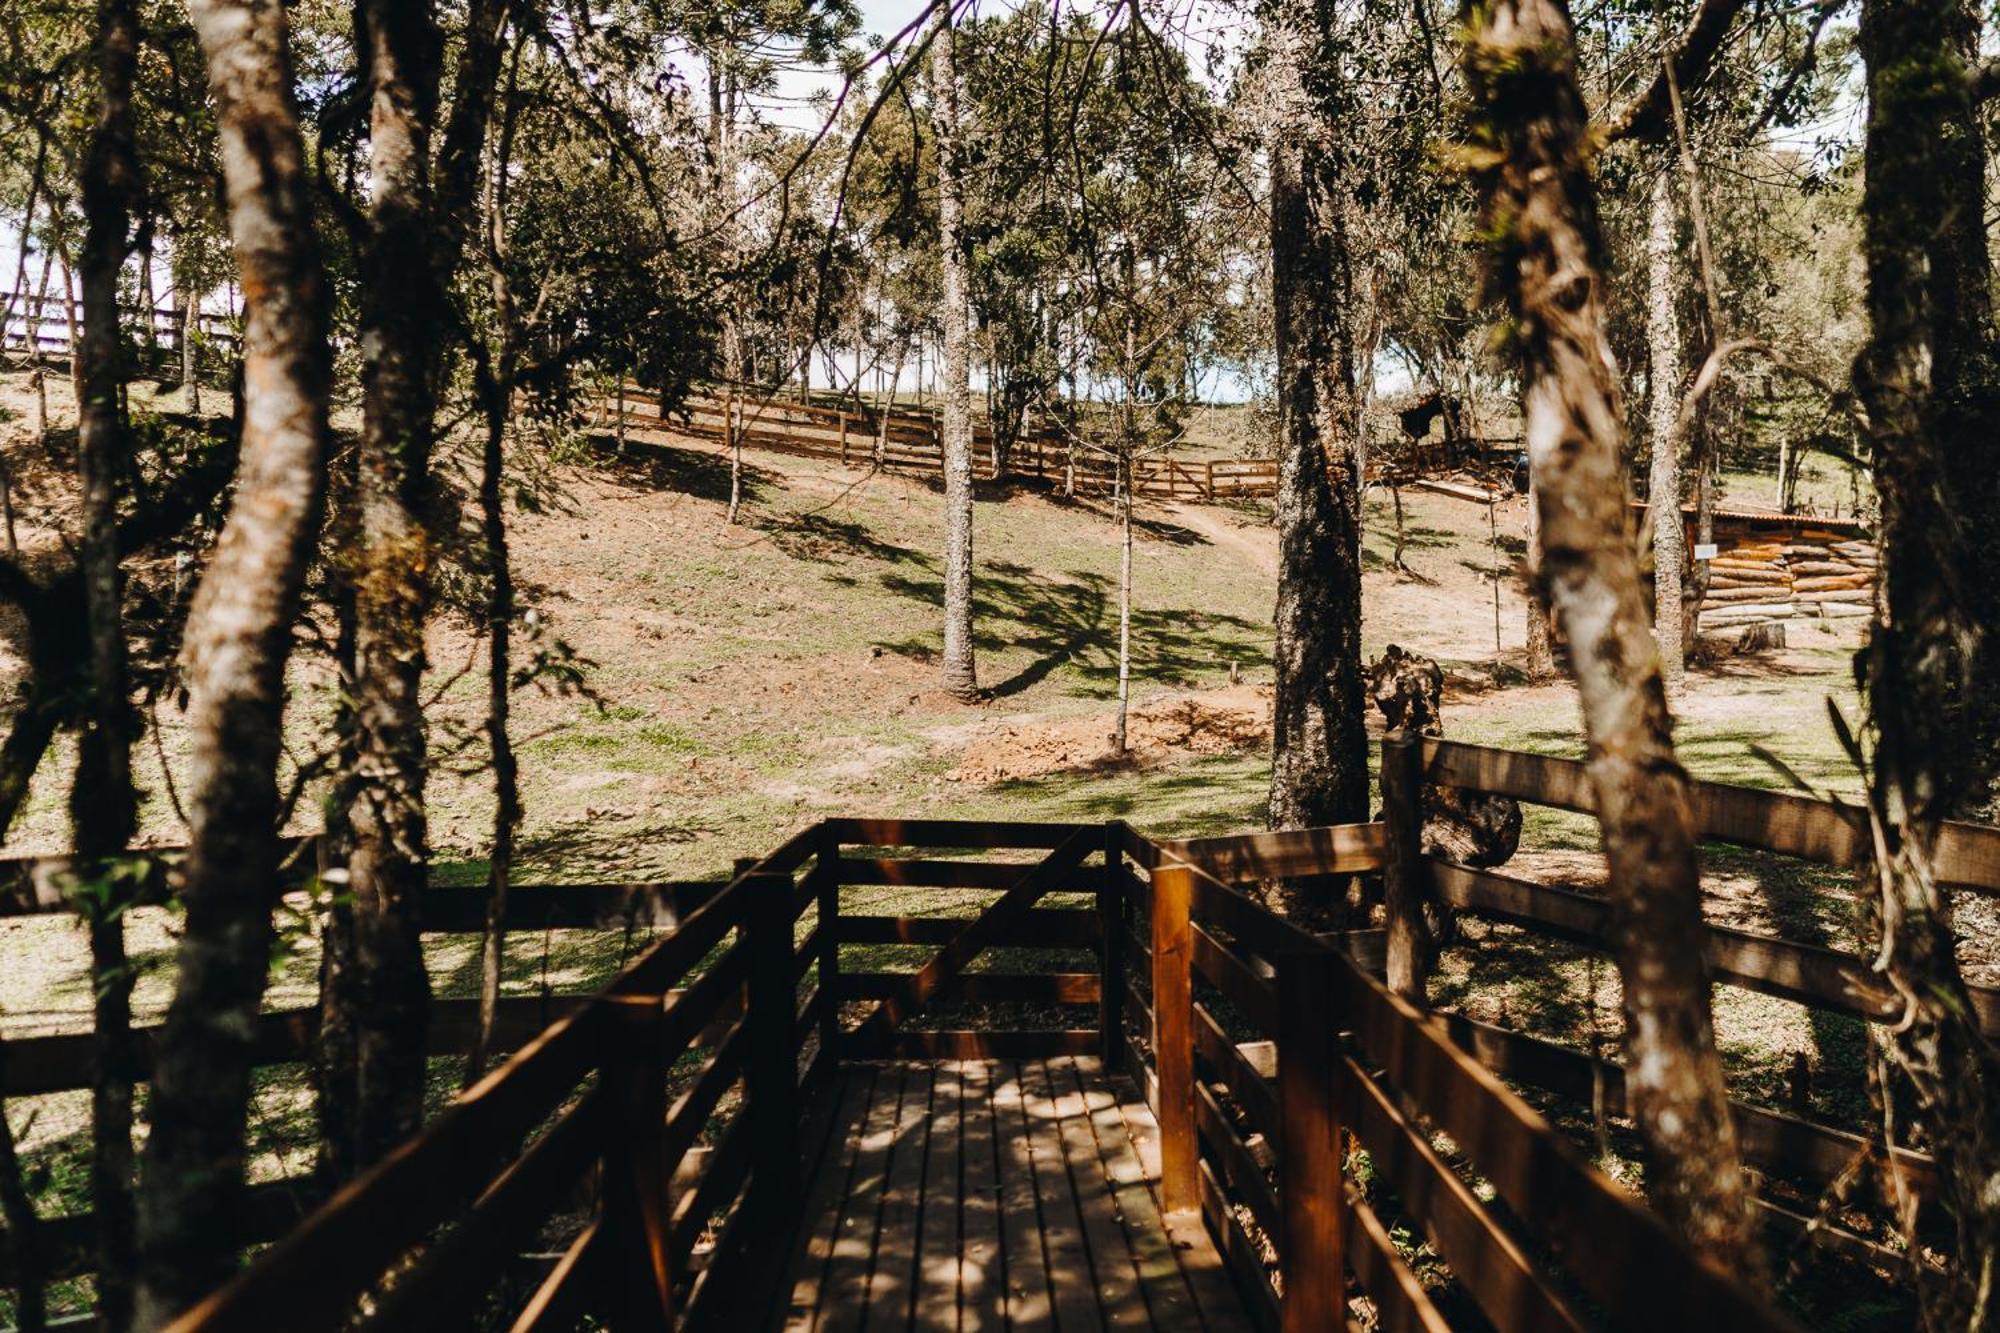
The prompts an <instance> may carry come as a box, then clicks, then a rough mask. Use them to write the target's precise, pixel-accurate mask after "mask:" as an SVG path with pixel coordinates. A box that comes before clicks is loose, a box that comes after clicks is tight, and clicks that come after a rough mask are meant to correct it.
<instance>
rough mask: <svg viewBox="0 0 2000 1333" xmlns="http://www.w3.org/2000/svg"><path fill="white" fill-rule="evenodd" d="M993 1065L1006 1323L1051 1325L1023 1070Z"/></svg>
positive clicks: (1012, 1065)
mask: <svg viewBox="0 0 2000 1333" xmlns="http://www.w3.org/2000/svg"><path fill="white" fill-rule="evenodd" d="M990 1067H991V1069H992V1071H993V1078H992V1087H991V1094H992V1099H993V1126H994V1128H993V1141H994V1151H995V1159H996V1163H995V1164H996V1167H997V1170H998V1172H999V1186H1000V1239H1001V1251H1002V1256H1003V1257H1002V1261H1001V1263H1002V1270H1003V1275H1004V1282H1005V1294H1006V1315H1007V1324H1008V1326H1009V1327H1010V1328H1046V1327H1048V1325H1049V1320H1050V1317H1051V1315H1052V1313H1053V1311H1054V1308H1055V1304H1054V1300H1053V1299H1052V1297H1051V1294H1050V1291H1049V1271H1048V1257H1047V1254H1046V1252H1045V1251H1044V1249H1043V1245H1042V1226H1041V1218H1040V1212H1039V1208H1038V1205H1037V1202H1036V1198H1035V1149H1034V1141H1033V1139H1032V1138H1031V1137H1030V1136H1029V1134H1028V1124H1027V1117H1026V1111H1025V1108H1024V1107H1023V1104H1022V1103H1023V1101H1024V1098H1023V1097H1022V1095H1021V1068H1020V1066H1019V1065H1018V1064H1015V1063H1013V1062H1011V1061H1005V1062H1001V1063H998V1064H995V1065H992V1066H990Z"/></svg>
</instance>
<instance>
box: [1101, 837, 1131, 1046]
mask: <svg viewBox="0 0 2000 1333" xmlns="http://www.w3.org/2000/svg"><path fill="white" fill-rule="evenodd" d="M1097 930H1098V934H1099V936H1100V937H1101V938H1100V939H1099V941H1098V955H1097V984H1098V987H1099V994H1098V997H1097V1029H1098V1038H1099V1047H1100V1049H1101V1051H1102V1053H1103V1058H1104V1069H1105V1072H1106V1073H1110V1072H1111V1071H1112V1070H1114V1069H1117V1068H1119V1067H1121V1066H1122V1065H1123V1064H1124V1063H1125V1020H1124V1018H1123V1016H1122V1015H1123V1014H1124V1010H1125V836H1124V830H1123V828H1122V826H1121V825H1120V824H1119V823H1118V822H1117V821H1116V820H1112V821H1110V822H1109V823H1107V824H1105V826H1104V879H1103V881H1102V882H1101V883H1100V884H1099V885H1098V888H1097Z"/></svg>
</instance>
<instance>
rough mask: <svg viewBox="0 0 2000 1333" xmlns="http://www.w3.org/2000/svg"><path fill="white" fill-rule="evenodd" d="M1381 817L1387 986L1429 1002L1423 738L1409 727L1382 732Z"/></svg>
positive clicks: (1414, 1000) (1417, 1001) (1406, 996)
mask: <svg viewBox="0 0 2000 1333" xmlns="http://www.w3.org/2000/svg"><path fill="white" fill-rule="evenodd" d="M1382 811H1383V814H1382V821H1383V823H1384V824H1385V825H1386V829H1385V833H1386V844H1387V845H1386V854H1385V856H1384V863H1383V867H1382V906H1383V911H1384V914H1385V916H1386V917H1387V925H1388V941H1387V948H1388V983H1389V989H1390V990H1392V991H1394V992H1395V993H1396V994H1398V995H1400V996H1402V997H1403V998H1404V999H1406V1000H1408V1001H1409V1002H1410V1003H1412V1004H1417V1005H1422V1004H1424V1003H1426V1002H1427V994H1426V989H1425V973H1426V971H1427V963H1428V959H1427V954H1428V951H1429V949H1428V944H1427V942H1426V939H1425V931H1424V901H1425V899H1426V898H1427V897H1429V894H1430V875H1429V873H1428V872H1427V871H1426V869H1425V867H1424V847H1423V840H1424V742H1423V738H1422V737H1421V736H1418V735H1416V734H1414V733H1412V732H1408V731H1392V732H1390V733H1389V734H1388V735H1386V736H1384V737H1383V738H1382Z"/></svg>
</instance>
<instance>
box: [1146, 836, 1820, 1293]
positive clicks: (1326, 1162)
mask: <svg viewBox="0 0 2000 1333" xmlns="http://www.w3.org/2000/svg"><path fill="white" fill-rule="evenodd" d="M1386 851H1387V838H1386V831H1385V830H1384V829H1383V828H1382V827H1381V826H1379V825H1365V826H1356V827H1350V828H1336V829H1314V830H1307V831H1304V832H1301V833H1281V834H1258V835H1251V836H1247V837H1242V838H1219V839H1200V840H1196V841H1191V842H1183V843H1164V844H1163V843H1153V842H1150V841H1148V840H1146V839H1144V838H1140V837H1138V836H1136V835H1128V836H1127V837H1126V839H1125V844H1124V847H1123V853H1124V857H1123V859H1124V860H1126V861H1129V863H1130V866H1136V867H1137V868H1139V869H1140V870H1143V871H1144V872H1145V874H1144V876H1141V875H1138V874H1134V873H1132V870H1131V869H1130V868H1121V869H1119V870H1118V871H1116V872H1114V877H1116V878H1119V879H1121V880H1122V881H1123V886H1124V890H1125V896H1126V900H1127V901H1128V902H1130V903H1132V904H1135V905H1136V906H1137V907H1138V910H1137V911H1136V912H1135V913H1134V914H1133V916H1132V918H1131V919H1130V921H1128V923H1127V929H1126V931H1125V934H1124V938H1125V940H1126V943H1127V947H1128V948H1129V949H1130V951H1131V953H1132V955H1133V958H1134V963H1135V966H1134V972H1135V974H1136V975H1140V976H1146V977H1149V978H1150V983H1151V984H1150V987H1149V988H1148V989H1146V990H1142V989H1141V988H1140V987H1139V986H1136V985H1135V986H1133V987H1131V988H1130V989H1129V990H1128V992H1127V995H1126V997H1125V1003H1126V1006H1127V1018H1128V1027H1129V1029H1130V1030H1131V1031H1133V1032H1135V1033H1140V1034H1146V1036H1145V1037H1144V1039H1143V1040H1142V1041H1140V1042H1138V1043H1135V1044H1134V1047H1133V1049H1132V1053H1131V1055H1130V1056H1129V1061H1130V1063H1131V1065H1132V1066H1133V1067H1134V1068H1135V1069H1137V1070H1138V1071H1140V1072H1141V1074H1142V1076H1143V1078H1144V1082H1145V1086H1146V1090H1147V1095H1148V1098H1149V1101H1151V1103H1152V1104H1153V1106H1154V1109H1155V1112H1156V1114H1157V1115H1158V1116H1159V1119H1160V1130H1161V1137H1162V1163H1163V1179H1162V1182H1161V1186H1160V1189H1161V1194H1162V1199H1163V1206H1173V1203H1189V1202H1198V1203H1199V1206H1200V1207H1201V1209H1202V1211H1203V1213H1204V1215H1205V1217H1206V1219H1207V1222H1208V1225H1209V1228H1210V1230H1211V1231H1213V1232H1214V1233H1216V1235H1217V1236H1218V1238H1219V1243H1220V1245H1221V1248H1222V1251H1223V1254H1224V1256H1225V1258H1226V1259H1227V1260H1228V1261H1229V1263H1230V1264H1231V1266H1232V1267H1233V1268H1234V1270H1235V1272H1236V1275H1237V1279H1238V1282H1239V1284H1240V1285H1241V1286H1242V1287H1244V1288H1245V1290H1246V1291H1248V1292H1249V1293H1250V1294H1251V1296H1252V1298H1253V1302H1254V1305H1255V1309H1256V1312H1257V1313H1258V1314H1259V1315H1260V1316H1261V1320H1262V1322H1263V1323H1264V1324H1265V1325H1266V1326H1267V1327H1282V1328H1284V1329H1287V1330H1291V1329H1324V1328H1337V1327H1340V1326H1342V1324H1343V1322H1344V1316H1345V1311H1346V1301H1347V1299H1348V1294H1347V1277H1346V1273H1351V1274H1352V1276H1353V1278H1354V1280H1355V1282H1356V1283H1357V1284H1358V1286H1359V1288H1360V1290H1361V1293H1362V1294H1365V1295H1366V1296H1368V1297H1369V1298H1370V1299H1371V1300H1372V1301H1373V1302H1374V1303H1375V1306H1376V1309H1377V1311H1378V1315H1379V1317H1380V1319H1381V1322H1382V1326H1383V1327H1385V1328H1396V1329H1439V1328H1445V1327H1449V1324H1448V1322H1447V1321H1446V1319H1445V1317H1444V1315H1443V1314H1442V1313H1441V1312H1440V1311H1439V1309H1438V1308H1437V1306H1436V1305H1435V1303H1434V1302H1433V1301H1432V1300H1431V1298H1430V1296H1429V1295H1428V1294H1427V1293H1426V1289H1425V1286H1424V1284H1423V1283H1422V1282H1420V1281H1419V1280H1418V1278H1417V1277H1416V1275H1415V1274H1414V1273H1413V1272H1412V1270H1411V1268H1410V1266H1409V1262H1408V1260H1407V1259H1406V1258H1405V1256H1404V1255H1403V1253H1402V1252H1401V1250H1399V1248H1398V1247H1397V1245H1396V1244H1395V1243H1394V1242H1393V1240H1392V1232H1391V1226H1390V1224H1391V1222H1399V1221H1402V1220H1407V1221H1409V1222H1411V1223H1414V1224H1415V1227H1416V1229H1417V1230H1418V1231H1420V1232H1421V1233H1422V1234H1423V1236H1424V1237H1425V1238H1426V1239H1427V1240H1428V1242H1429V1244H1430V1246H1431V1248H1432V1249H1433V1250H1434V1251H1435V1252H1436V1254H1437V1256H1438V1257H1439V1258H1440V1259H1441V1260H1442V1261H1443V1262H1444V1264H1445V1265H1446V1267H1447V1268H1448V1269H1449V1271H1450V1274H1451V1277H1452V1279H1453V1280H1455V1282H1456V1283H1457V1284H1458V1285H1459V1286H1460V1287H1461V1288H1462V1290H1463V1292H1464V1294H1465V1295H1466V1296H1467V1297H1468V1298H1469V1299H1470V1300H1471V1301H1472V1302H1473V1303H1474V1304H1475V1305H1477V1306H1478V1307H1479V1309H1480V1310H1481V1311H1482V1312H1483V1314H1484V1315H1485V1316H1486V1318H1487V1319H1489V1320H1490V1321H1491V1322H1492V1324H1493V1326H1494V1327H1498V1328H1506V1329H1576V1328H1587V1327H1610V1328H1642V1329H1652V1328H1656V1329H1685V1328H1689V1327H1700V1326H1702V1325H1703V1324H1707V1325H1710V1326H1719V1327H1727V1328H1778V1327H1785V1326H1786V1324H1785V1321H1784V1320H1783V1319H1782V1317H1781V1316H1779V1315H1777V1314H1776V1313H1775V1312H1774V1311H1773V1310H1772V1309H1771V1308H1769V1307H1768V1306H1767V1305H1766V1304H1765V1303H1764V1302H1763V1301H1762V1300H1761V1299H1760V1298H1759V1297H1758V1296H1756V1295H1755V1294H1753V1293H1750V1292H1748V1291H1746V1290H1745V1289H1744V1288H1742V1287H1740V1286H1738V1285H1736V1284H1735V1283H1733V1282H1732V1281H1730V1280H1728V1279H1727V1278H1725V1277H1723V1276H1721V1275H1720V1274H1718V1273H1717V1272H1715V1271H1714V1270H1711V1269H1709V1268H1707V1267H1705V1266H1703V1265H1702V1264H1701V1263H1699V1262H1697V1261H1696V1260H1694V1259H1692V1258H1691V1257H1690V1256H1689V1255H1688V1254H1687V1253H1686V1251H1684V1250H1683V1249H1682V1248H1681V1247H1680V1246H1679V1244H1678V1243H1677V1242H1676V1241H1675V1240H1674V1239H1673V1237H1672V1236H1671V1234H1670V1233H1669V1232H1668V1230H1667V1228H1666V1227H1665V1225H1664V1224H1663V1223H1662V1222H1661V1221H1660V1220H1659V1218H1658V1217H1656V1216H1655V1215H1654V1214H1653V1213H1651V1212H1650V1211H1649V1210H1648V1209H1646V1207H1645V1206H1644V1205H1643V1204H1642V1203H1640V1202H1639V1201H1638V1200H1637V1199H1635V1198H1633V1197H1632V1196H1631V1195H1630V1194H1629V1193H1628V1192H1627V1191H1626V1190H1624V1189H1622V1188H1621V1187H1619V1186H1617V1185H1615V1184H1614V1183H1612V1182H1611V1181H1610V1180H1609V1179H1608V1178H1606V1177H1605V1176H1604V1175H1603V1174H1602V1173H1601V1172H1599V1171H1597V1170H1596V1169H1595V1168H1594V1167H1592V1166H1590V1165H1589V1164H1588V1163H1587V1162H1586V1161H1585V1160H1584V1158H1583V1156H1582V1154H1581V1153H1580V1152H1578V1151H1577V1150H1576V1149H1575V1148H1574V1147H1573V1146H1572V1145H1571V1144H1570V1143H1569V1141H1568V1140H1567V1139H1566V1138H1564V1137H1563V1136H1562V1135H1561V1134H1559V1133H1558V1132H1556V1131H1555V1130H1553V1129H1552V1128H1551V1127H1550V1126H1549V1125H1548V1124H1547V1123H1546V1122H1545V1121H1544V1120H1543V1119H1542V1118H1541V1116H1540V1115H1538V1114H1537V1113H1536V1112H1535V1111H1534V1110H1533V1109H1532V1108H1530V1107H1529V1106H1528V1105H1527V1104H1525V1103H1524V1102H1522V1101H1521V1100H1520V1098H1519V1097H1518V1096H1516V1095H1515V1094H1514V1093H1512V1092H1511V1091H1509V1090H1508V1089H1507V1087H1506V1086H1505V1085H1504V1084H1503V1083H1501V1081H1500V1080H1499V1079H1498V1078H1496V1077H1495V1076H1494V1075H1493V1073H1492V1072H1490V1071H1489V1070H1487V1069H1486V1068H1485V1067H1484V1066H1482V1065H1481V1063H1480V1062H1479V1061H1478V1060H1477V1059H1476V1058H1474V1057H1473V1056H1471V1055H1469V1054H1468V1053H1467V1052H1465V1051H1464V1050H1462V1049H1461V1048H1460V1047H1459V1046H1458V1045H1457V1044H1455V1043H1454V1042H1453V1040H1452V1039H1451V1036H1450V1034H1449V1032H1448V1031H1447V1030H1446V1028H1445V1027H1444V1026H1443V1025H1442V1024H1440V1023H1438V1022H1436V1021H1435V1020H1433V1019H1430V1018H1428V1017H1427V1016H1426V1015H1424V1014H1423V1013H1422V1011H1420V1010H1419V1009H1418V1008H1416V1007H1415V1006H1413V1005H1411V1004H1410V1003H1409V1002H1407V1001H1405V1000H1402V999H1400V998H1398V997H1397V996H1395V995H1393V994H1391V993H1390V992H1389V990H1388V989H1387V988H1386V987H1385V986H1383V985H1382V983H1381V982H1379V981H1377V980H1376V979H1375V978H1373V977H1372V976H1370V975H1368V972H1367V969H1366V961H1367V959H1368V958H1369V957H1370V956H1371V955H1373V954H1375V953H1377V952H1378V950H1379V949H1380V947H1381V937H1380V936H1377V935H1374V934H1372V933H1363V934H1362V935H1360V936H1358V937H1315V936H1312V935H1309V934H1306V933H1305V932H1304V931H1302V930H1300V929H1298V928H1297V927H1296V926H1294V925H1292V924H1290V923H1288V922H1286V921H1284V920H1282V919H1281V918H1279V917H1277V916H1275V915H1273V914H1272V913H1270V912H1269V911H1267V910H1265V909H1264V908H1263V907H1262V906H1260V905H1259V904H1257V903H1256V902H1255V901H1254V900H1252V899H1250V898H1248V897H1246V896H1244V895H1243V894H1241V893H1240V892H1238V891H1237V890H1236V889H1235V888H1234V887H1232V885H1233V884H1234V883H1243V882H1251V881H1255V880H1262V879H1266V878H1269V877H1273V876H1297V875H1308V874H1331V873H1339V874H1353V873H1366V872H1369V871H1381V870H1384V869H1385V868H1386V866H1387V857H1386ZM1357 945H1360V946H1361V947H1356V946H1357ZM1437 1132H1442V1133H1444V1134H1447V1135H1449V1136H1450V1137H1451V1139H1452V1141H1453V1143H1454V1144H1455V1145H1456V1149H1457V1152H1458V1153H1459V1154H1460V1155H1462V1158H1463V1160H1462V1161H1460V1162H1458V1163H1453V1162H1449V1161H1447V1160H1446V1158H1445V1157H1444V1156H1443V1155H1441V1154H1440V1152H1439V1151H1438V1149H1437V1148H1436V1146H1435V1145H1434V1144H1433V1142H1432V1135H1433V1134H1434V1133H1437ZM1343 1136H1351V1139H1352V1142H1353V1143H1354V1144H1355V1145H1356V1146H1358V1147H1359V1148H1361V1149H1362V1150H1364V1151H1365V1152H1366V1153H1367V1155H1368V1160H1369V1162H1370V1163H1371V1170H1372V1174H1373V1177H1374V1179H1375V1181H1376V1182H1377V1184H1378V1187H1380V1188H1381V1189H1382V1190H1384V1191H1385V1192H1386V1194H1387V1196H1388V1197H1389V1198H1391V1199H1392V1200H1393V1201H1394V1205H1395V1208H1396V1210H1397V1213H1398V1214H1399V1215H1400V1216H1399V1217H1395V1218H1389V1219H1385V1217H1384V1216H1382V1215H1381V1214H1379V1213H1378V1211H1377V1209H1376V1207H1375V1206H1373V1205H1371V1204H1370V1203H1369V1202H1367V1201H1365V1200H1364V1199H1363V1198H1362V1197H1361V1196H1360V1194H1359V1193H1358V1192H1357V1191H1355V1190H1353V1189H1352V1188H1350V1187H1349V1186H1348V1185H1347V1184H1346V1183H1345V1182H1344V1181H1343V1179H1342V1176H1341V1163H1340V1160H1339V1159H1340V1153H1341V1151H1342V1149H1341V1147H1339V1146H1338V1145H1343V1144H1345V1143H1347V1142H1348V1139H1347V1138H1346V1137H1343ZM1293 1145H1296V1146H1293ZM1475 1179H1478V1180H1483V1181H1485V1182H1486V1183H1487V1184H1488V1185H1490V1186H1491V1190H1492V1193H1493V1194H1494V1195H1495V1196H1496V1201H1497V1204H1498V1205H1499V1207H1498V1208H1497V1209H1496V1206H1495V1204H1493V1203H1488V1202H1487V1201H1486V1200H1485V1199H1484V1198H1482V1195H1481V1192H1480V1191H1478V1190H1477V1189H1475V1187H1474V1180H1475ZM1169 1200H1171V1201H1172V1203H1168V1202H1166V1201H1169ZM1245 1214H1247V1216H1248V1219H1249V1220H1248V1221H1247V1222H1246V1221H1245V1220H1244V1216H1245ZM1269 1249H1275V1251H1276V1255H1277V1262H1276V1264H1275V1266H1273V1265H1270V1264H1267V1263H1266V1261H1265V1259H1264V1257H1263V1256H1264V1254H1265V1252H1266V1251H1267V1250H1269ZM1343 1264H1344V1266H1345V1272H1344V1271H1343Z"/></svg>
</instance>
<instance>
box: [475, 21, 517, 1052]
mask: <svg viewBox="0 0 2000 1333" xmlns="http://www.w3.org/2000/svg"><path fill="white" fill-rule="evenodd" d="M514 50H515V57H514V61H513V64H512V65H511V66H510V73H509V75H508V99H507V113H506V117H505V120H504V123H503V124H502V126H501V129H500V137H499V143H498V144H497V145H496V146H495V149H494V152H493V155H492V162H491V165H490V167H489V169H488V171H487V203H486V219H487V222H486V227H487V230H486V281H487V288H488V290H489V291H490V292H491V293H492V298H493V324H494V328H495V330H496V338H497V341H498V342H499V347H498V349H497V352H495V353H493V354H490V369H489V368H488V367H487V366H482V368H481V375H480V379H481V381H482V383H481V389H482V394H481V397H482V398H483V399H484V406H485V409H486V447H485V449H484V451H483V452H482V455H481V459H480V471H479V520H480V531H481V535H482V537H483V538H484V541H485V545H486V560H487V579H488V582H487V595H486V633H487V640H486V740H487V746H488V748H489V750H490V751H491V753H492V758H493V847H492V850H491V852H490V853H489V855H488V858H487V876H486V893H487V898H486V929H485V932H484V934H483V935H482V937H481V940H480V949H479V1034H478V1038H477V1040H476V1041H475V1042H474V1043H473V1047H472V1054H471V1057H470V1058H469V1059H468V1060H467V1061H466V1069H465V1082H466V1086H468V1087H470V1086H471V1085H472V1083H473V1082H474V1081H475V1080H477V1079H478V1078H479V1076H480V1074H481V1073H482V1072H483V1071H484V1069H485V1068H486V1063H487V1061H488V1060H489V1059H490V1058H491V1057H492V1054H493V1030H494V1024H495V1023H496V1022H497V1021H498V1019H499V1014H500V972H501V965H502V963H503V962H504V961H505V960H504V958H503V952H504V950H505V948H506V943H507V886H508V877H509V876H510V875H511V874H512V873H513V868H514V835H515V831H516V830H517V829H518V828H519V827H520V823H521V782H520V771H519V768H520V766H519V763H518V761H517V760H516V759H515V756H514V741H513V737H512V736H511V735H510V734H509V732H508V730H507V721H508V713H509V703H510V701H511V698H512V693H511V692H512V689H513V679H512V677H513V652H512V650H513V628H514V572H513V569H512V567H511V566H510V564H509V561H508V553H507V507H506V499H505V485H506V466H507V451H506V444H507V418H508V413H509V411H510V409H511V407H512V404H513V399H514V369H515V359H516V354H517V350H518V348H519V346H520V336H519V330H518V328H517V327H516V321H517V318H518V312H517V311H516V309H515V305H514V289H513V286H512V285H511V284H510V283H509V282H508V280H507V264H506V259H507V167H508V164H509V162H511V161H512V160H513V150H514V129H515V125H516V123H517V121H516V112H517V110H518V107H519V103H518V101H517V100H516V99H515V97H514V95H513V94H514V90H515V79H516V76H517V75H518V73H519V70H520V47H519V46H518V45H517V46H516V47H515V48H514Z"/></svg>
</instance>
